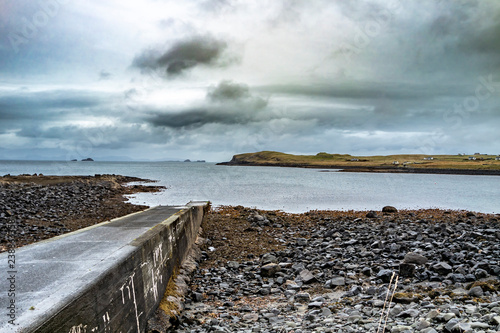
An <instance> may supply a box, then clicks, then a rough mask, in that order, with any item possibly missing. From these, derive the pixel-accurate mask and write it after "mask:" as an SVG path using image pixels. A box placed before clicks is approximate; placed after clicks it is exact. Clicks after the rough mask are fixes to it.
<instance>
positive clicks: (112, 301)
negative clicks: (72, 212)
mask: <svg viewBox="0 0 500 333" xmlns="http://www.w3.org/2000/svg"><path fill="white" fill-rule="evenodd" d="M205 207H206V202H193V203H189V204H188V205H187V206H185V207H172V206H159V207H155V208H151V209H148V210H146V211H144V212H141V213H135V214H131V215H128V216H125V217H122V218H118V219H115V220H113V221H110V222H105V223H101V224H99V225H97V226H92V227H89V228H86V229H82V230H79V231H76V232H73V233H70V234H66V235H63V236H60V237H56V238H53V239H50V240H47V241H43V242H40V243H37V244H33V245H29V246H26V247H23V248H20V249H18V250H16V253H15V260H16V262H15V270H14V271H15V273H12V274H11V273H8V272H7V271H8V253H2V254H0V265H3V266H4V269H2V270H1V272H2V275H3V276H2V278H1V279H0V290H1V293H0V304H1V308H2V309H3V310H2V311H1V314H2V319H1V320H0V331H1V332H47V333H48V332H51V333H54V332H68V333H84V332H117V333H119V332H123V333H125V332H142V331H143V330H144V328H145V326H146V322H147V319H148V317H149V316H150V315H151V314H152V313H154V311H155V309H156V308H157V306H158V304H159V302H160V300H161V297H162V296H163V293H164V292H165V288H166V284H167V282H168V279H169V277H170V274H171V273H172V270H173V268H174V267H175V266H176V265H178V264H179V262H181V261H182V259H183V257H184V256H185V255H186V254H187V249H188V248H189V247H190V245H191V244H192V243H193V242H194V241H195V239H196V235H197V231H198V229H199V226H200V224H201V221H202V218H203V213H204V208H205ZM10 275H15V283H14V285H15V306H16V312H15V316H16V317H15V321H14V322H15V325H12V324H9V323H8V321H9V320H11V318H9V317H8V313H9V310H8V309H7V307H8V306H9V304H10V303H9V302H10V300H11V299H12V298H9V297H8V294H7V291H8V290H9V288H10V287H11V285H10V282H12V281H8V280H7V278H9V276H10Z"/></svg>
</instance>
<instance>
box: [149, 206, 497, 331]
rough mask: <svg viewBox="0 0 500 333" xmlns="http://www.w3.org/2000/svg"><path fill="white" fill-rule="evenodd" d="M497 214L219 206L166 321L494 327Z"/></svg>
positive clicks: (189, 325)
mask: <svg viewBox="0 0 500 333" xmlns="http://www.w3.org/2000/svg"><path fill="white" fill-rule="evenodd" d="M499 218H500V216H499V215H498V214H497V215H492V214H480V213H474V212H466V211H444V210H437V209H430V210H416V211H409V210H408V211H406V210H399V211H398V210H397V209H396V208H394V207H384V209H383V210H382V211H378V212H374V211H371V212H354V211H348V212H340V211H311V212H309V213H305V214H287V213H284V212H281V211H259V210H255V209H249V208H244V207H240V206H238V207H221V208H219V209H216V210H214V211H212V212H211V213H210V214H209V216H208V217H207V219H206V221H205V222H204V224H203V234H202V238H201V239H200V244H202V245H200V250H199V256H198V257H199V258H200V260H199V262H198V264H197V265H195V266H193V264H191V267H192V269H191V270H194V271H193V272H192V273H191V274H186V272H185V271H181V273H184V274H180V275H179V276H178V277H177V279H176V282H177V289H176V294H177V295H178V296H177V297H173V298H172V299H171V300H172V301H173V303H174V304H176V305H177V307H178V309H177V310H175V311H173V312H172V314H173V316H172V320H171V321H172V323H173V326H172V327H171V328H170V331H173V332H295V333H298V332H383V331H385V332H423V333H433V332H480V333H493V332H499V331H500V294H499V287H500V283H499V276H500V247H499V245H498V244H499V241H500V223H499ZM195 267H196V269H195ZM188 271H190V270H188ZM160 331H163V330H153V331H152V332H160Z"/></svg>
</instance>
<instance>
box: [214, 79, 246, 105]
mask: <svg viewBox="0 0 500 333" xmlns="http://www.w3.org/2000/svg"><path fill="white" fill-rule="evenodd" d="M207 97H208V99H210V100H212V101H227V100H241V99H244V98H248V97H250V89H249V88H248V86H247V85H245V84H238V83H233V82H231V81H222V82H220V83H219V85H217V87H215V88H211V89H210V90H209V92H208V93H207Z"/></svg>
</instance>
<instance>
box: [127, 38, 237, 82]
mask: <svg viewBox="0 0 500 333" xmlns="http://www.w3.org/2000/svg"><path fill="white" fill-rule="evenodd" d="M227 47H228V45H227V43H226V42H225V41H222V40H218V39H215V38H213V37H211V36H195V37H191V38H189V39H186V40H182V41H178V42H177V43H175V44H173V45H172V46H171V47H169V48H168V49H166V50H160V49H149V50H146V51H144V52H142V54H140V55H138V56H136V57H135V59H134V61H133V63H132V66H134V67H137V68H140V69H141V70H157V69H161V70H164V71H165V73H166V75H167V76H177V75H180V74H182V73H184V72H185V71H186V70H189V69H191V68H194V67H196V66H199V65H204V66H224V65H225V64H224V62H223V60H224V59H223V55H224V51H226V49H227Z"/></svg>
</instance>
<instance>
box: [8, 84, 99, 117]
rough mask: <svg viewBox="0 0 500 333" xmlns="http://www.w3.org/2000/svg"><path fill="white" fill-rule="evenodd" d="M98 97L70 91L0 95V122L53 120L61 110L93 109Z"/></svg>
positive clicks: (23, 92)
mask: <svg viewBox="0 0 500 333" xmlns="http://www.w3.org/2000/svg"><path fill="white" fill-rule="evenodd" d="M100 103H102V100H101V98H100V96H96V95H92V94H90V93H79V92H72V91H50V92H29V91H28V92H26V91H21V92H19V91H18V92H11V93H3V94H2V93H0V120H2V121H5V120H16V119H31V120H33V119H38V118H40V119H44V120H48V119H54V118H56V117H61V115H62V114H61V111H62V110H70V109H77V110H81V109H83V108H89V107H94V106H97V105H99V104H100Z"/></svg>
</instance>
